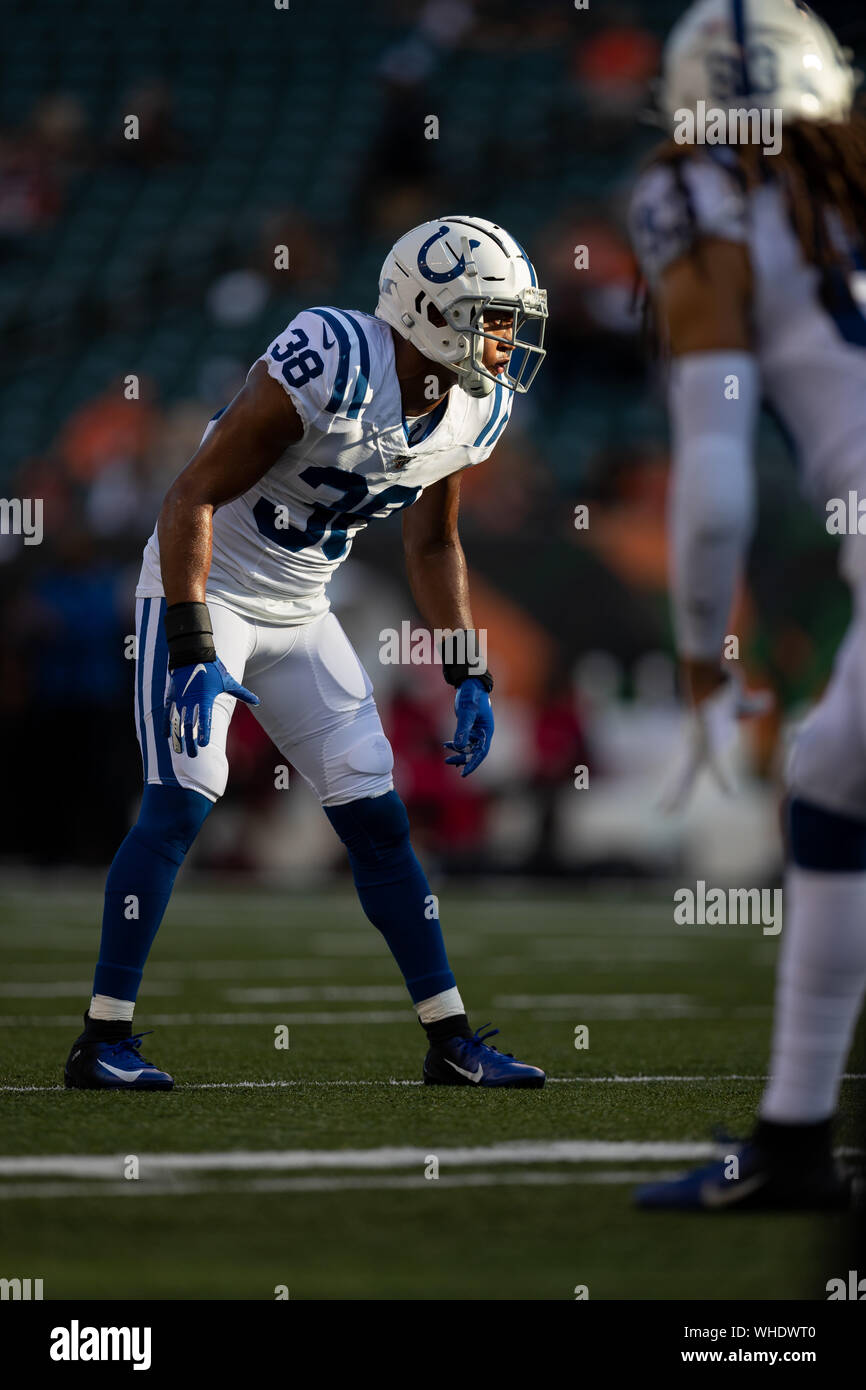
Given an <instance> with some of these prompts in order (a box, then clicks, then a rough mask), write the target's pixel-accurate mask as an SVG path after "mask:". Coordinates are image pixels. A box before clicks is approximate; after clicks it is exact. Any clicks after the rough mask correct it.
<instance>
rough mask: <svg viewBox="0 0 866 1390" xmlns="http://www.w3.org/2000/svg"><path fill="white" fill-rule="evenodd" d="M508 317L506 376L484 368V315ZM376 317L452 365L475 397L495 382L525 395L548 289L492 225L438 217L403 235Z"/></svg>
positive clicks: (539, 352)
mask: <svg viewBox="0 0 866 1390" xmlns="http://www.w3.org/2000/svg"><path fill="white" fill-rule="evenodd" d="M485 314H487V315H488V316H489V317H490V318H493V317H494V316H495V317H497V318H499V317H505V316H508V315H510V317H511V333H510V338H508V341H509V342H510V344H511V345H512V347H513V351H512V356H511V359H510V361H509V363H508V365H507V367H506V369H505V372H504V373H503V374H501V375H498V376H497V375H496V374H495V373H493V372H491V371H489V370H488V368H487V367H485V366H484V362H483V360H482V354H483V352H484V341H485V338H496V339H500V340H501V339H502V338H503V337H507V335H506V334H505V333H503V331H502V329H499V328H498V329H497V330H496V331H495V332H485V327H484V316H485ZM376 317H377V318H380V319H384V320H385V322H386V323H390V324H391V326H392V327H393V328H395V329H396V330H397V332H398V333H399V334H400V335H401V336H402V337H404V338H408V339H409V342H410V343H412V344H413V345H414V346H415V347H416V348H417V349H418V351H419V352H421V353H423V354H424V356H425V357H429V358H432V360H433V361H434V362H441V363H442V364H443V366H446V367H450V368H451V370H452V371H453V372H455V373H456V375H457V381H458V384H459V385H460V386H461V388H462V389H463V390H464V391H466V392H467V394H468V395H470V396H487V395H489V394H490V392H491V391H492V390H493V388H494V386H496V385H497V384H499V385H502V386H505V387H507V388H508V389H509V390H511V391H528V390H529V387H530V385H531V384H532V381H533V380H534V378H535V374H536V372H537V371H538V368H539V367H540V366H541V363H542V360H543V358H544V355H545V349H544V347H543V343H544V329H545V322H546V319H547V290H542V289H539V288H538V280H537V278H536V274H535V271H534V269H533V267H532V264H531V262H530V260H529V257H528V256H527V255H526V252H525V251H524V250H523V248H522V247H521V246H520V245H518V243H517V242H516V241H515V240H514V237H512V236H509V234H508V232H506V231H505V230H504V228H502V227H498V226H497V225H496V223H495V222H486V221H485V220H484V219H483V218H481V217H437V218H436V219H435V221H433V222H424V223H423V224H422V225H421V226H420V227H414V228H413V229H412V231H411V232H407V233H406V235H405V236H402V237H401V238H400V240H399V241H398V242H397V244H396V245H395V246H394V247H392V249H391V251H390V252H389V253H388V255H387V257H386V259H385V264H384V265H383V266H382V273H381V275H380V277H379V303H378V304H377V306H376Z"/></svg>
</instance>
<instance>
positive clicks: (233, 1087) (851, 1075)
mask: <svg viewBox="0 0 866 1390" xmlns="http://www.w3.org/2000/svg"><path fill="white" fill-rule="evenodd" d="M768 1080H769V1077H768V1076H767V1075H766V1074H763V1075H758V1074H750V1073H747V1072H725V1073H721V1074H719V1075H718V1076H549V1077H548V1078H547V1084H548V1086H577V1085H579V1084H582V1083H585V1082H586V1083H590V1084H592V1083H601V1084H603V1083H605V1082H608V1083H609V1084H611V1085H616V1086H620V1085H628V1084H647V1083H659V1084H661V1083H663V1082H670V1081H706V1082H712V1081H768ZM842 1080H843V1081H866V1072H857V1071H852V1072H846V1073H845V1075H844V1076H843V1077H842ZM421 1085H423V1082H421V1081H416V1080H414V1079H413V1080H401V1079H398V1078H397V1077H395V1076H392V1077H389V1079H388V1080H387V1081H378V1080H377V1081H366V1080H365V1081H360V1080H357V1079H353V1080H343V1079H337V1080H313V1079H308V1078H304V1077H299V1078H298V1077H293V1078H292V1079H291V1080H288V1081H181V1082H179V1083H178V1084H177V1085H176V1086H175V1088H174V1089H175V1090H176V1091H242V1090H250V1089H252V1090H269V1089H278V1088H280V1087H284V1086H421ZM65 1090H66V1087H65V1086H60V1085H55V1086H0V1093H2V1092H4V1091H13V1092H17V1093H24V1092H27V1091H65Z"/></svg>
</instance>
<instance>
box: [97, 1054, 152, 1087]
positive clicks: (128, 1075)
mask: <svg viewBox="0 0 866 1390" xmlns="http://www.w3.org/2000/svg"><path fill="white" fill-rule="evenodd" d="M99 1065H100V1066H101V1067H105V1070H106V1071H110V1072H111V1073H112V1075H113V1076H117V1077H119V1078H120V1080H121V1081H137V1080H138V1078H139V1077H140V1076H141V1074H142V1072H143V1071H144V1067H139V1069H138V1071H124V1070H123V1068H122V1067H113V1066H112V1065H111V1063H110V1062H103V1060H102V1058H101V1057H100V1059H99Z"/></svg>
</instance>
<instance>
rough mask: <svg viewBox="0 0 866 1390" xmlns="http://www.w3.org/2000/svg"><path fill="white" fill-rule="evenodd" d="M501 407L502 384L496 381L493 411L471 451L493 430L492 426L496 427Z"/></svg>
mask: <svg viewBox="0 0 866 1390" xmlns="http://www.w3.org/2000/svg"><path fill="white" fill-rule="evenodd" d="M501 405H502V383H501V382H500V381H497V383H496V388H495V390H494V393H493V409H492V410H491V412H490V419H489V420H488V421H487V424H486V425H485V426H484V429H483V430H482V431H481V433H480V434H479V436H478V438H477V439H476V440H475V442H474V443H473V445H472V447H473V449H477V448H478V446H479V444H483V443H484V440H485V439H486V438H487V436H488V434H489V433H490V431H491V430H492V429H493V428H494V426H496V425H497V424H498V423H499V409H500V407H501Z"/></svg>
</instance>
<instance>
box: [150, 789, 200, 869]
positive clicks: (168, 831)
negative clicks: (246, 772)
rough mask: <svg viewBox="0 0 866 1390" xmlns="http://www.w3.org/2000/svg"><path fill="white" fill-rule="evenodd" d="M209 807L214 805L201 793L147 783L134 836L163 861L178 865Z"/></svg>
mask: <svg viewBox="0 0 866 1390" xmlns="http://www.w3.org/2000/svg"><path fill="white" fill-rule="evenodd" d="M212 807H213V802H212V801H210V800H209V799H208V798H207V797H206V796H202V794H201V793H200V792H197V791H191V790H189V789H188V788H186V787H163V786H157V785H154V784H152V783H149V784H148V785H147V786H146V787H145V789H144V795H143V796H142V799H141V809H140V811H139V813H138V820H137V821H136V823H135V827H134V830H135V833H136V836H137V838H139V839H141V840H142V841H144V843H145V844H147V845H148V846H149V847H150V848H151V849H153V850H155V851H156V852H158V853H159V854H162V855H163V857H164V858H166V859H170V860H172V861H173V862H174V863H176V864H180V863H182V862H183V859H184V857H185V856H186V853H187V851H188V850H189V848H190V846H191V845H192V843H193V840H194V839H195V837H196V835H197V834H198V832H199V830H200V829H201V827H202V825H203V824H204V822H205V820H206V819H207V816H208V814H209V813H210V811H211V809H212Z"/></svg>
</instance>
